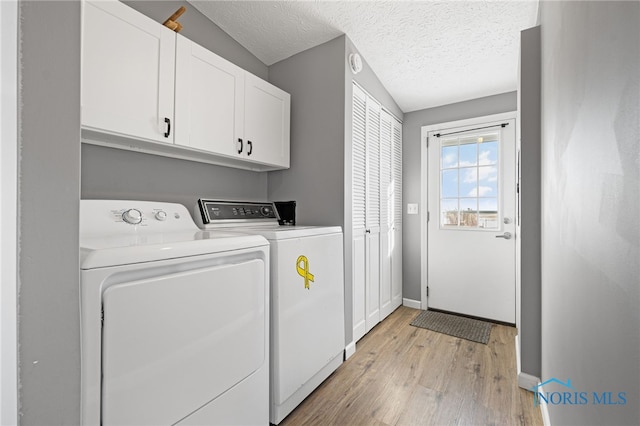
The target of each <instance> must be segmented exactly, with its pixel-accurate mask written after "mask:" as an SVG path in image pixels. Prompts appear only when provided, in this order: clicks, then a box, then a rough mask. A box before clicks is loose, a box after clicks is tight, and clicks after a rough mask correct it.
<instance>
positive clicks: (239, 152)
mask: <svg viewBox="0 0 640 426" xmlns="http://www.w3.org/2000/svg"><path fill="white" fill-rule="evenodd" d="M238 142H240V149H239V150H238V154H242V138H238Z"/></svg>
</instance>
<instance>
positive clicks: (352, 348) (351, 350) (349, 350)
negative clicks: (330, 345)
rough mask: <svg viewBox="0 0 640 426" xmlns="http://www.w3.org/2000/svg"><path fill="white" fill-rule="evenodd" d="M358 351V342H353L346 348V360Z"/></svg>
mask: <svg viewBox="0 0 640 426" xmlns="http://www.w3.org/2000/svg"><path fill="white" fill-rule="evenodd" d="M355 353H356V342H351V343H349V344H348V345H347V347H346V348H344V360H345V361H346V360H348V359H349V358H351V355H353V354H355Z"/></svg>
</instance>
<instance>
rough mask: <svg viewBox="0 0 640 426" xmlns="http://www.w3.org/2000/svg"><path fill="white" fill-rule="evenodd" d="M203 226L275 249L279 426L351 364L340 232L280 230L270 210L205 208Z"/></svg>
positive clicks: (258, 206) (248, 205) (229, 205)
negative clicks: (343, 366) (347, 351)
mask: <svg viewBox="0 0 640 426" xmlns="http://www.w3.org/2000/svg"><path fill="white" fill-rule="evenodd" d="M194 217H195V219H196V223H197V224H198V226H200V227H202V228H204V229H219V230H220V229H223V230H224V231H227V232H228V231H232V232H238V233H243V234H250V235H261V236H263V237H265V238H266V239H267V240H268V241H269V243H270V244H271V256H270V257H271V261H270V262H271V267H270V270H271V278H270V286H271V393H270V420H271V423H274V424H279V423H280V422H281V421H282V420H283V419H284V418H285V417H286V416H287V415H288V414H289V413H290V412H291V411H293V409H295V408H296V407H297V406H298V405H299V404H300V403H301V402H302V401H303V400H304V399H305V398H306V397H307V396H308V395H309V394H310V393H311V392H313V391H314V390H315V389H316V388H317V387H318V386H319V385H320V384H321V383H322V382H323V381H324V380H325V379H326V378H327V377H329V375H330V374H331V373H333V372H334V371H335V370H336V369H337V368H338V367H339V366H340V365H341V364H342V362H343V360H344V348H345V337H344V336H345V322H344V267H343V262H344V260H343V239H342V238H343V237H342V230H341V228H340V227H339V226H281V225H279V224H278V219H277V216H276V211H275V209H274V208H273V205H272V204H271V203H256V202H231V201H213V200H203V199H201V200H199V202H198V207H197V208H196V211H195V212H194Z"/></svg>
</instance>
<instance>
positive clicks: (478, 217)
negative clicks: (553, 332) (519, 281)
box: [427, 120, 516, 323]
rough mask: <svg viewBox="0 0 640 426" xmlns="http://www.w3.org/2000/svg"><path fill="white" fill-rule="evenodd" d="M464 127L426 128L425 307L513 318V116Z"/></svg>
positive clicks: (514, 260)
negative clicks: (427, 217) (426, 253)
mask: <svg viewBox="0 0 640 426" xmlns="http://www.w3.org/2000/svg"><path fill="white" fill-rule="evenodd" d="M469 127H472V128H458V129H448V130H446V131H438V132H431V133H429V135H428V144H429V145H428V158H429V160H428V181H429V184H428V205H429V222H428V230H427V240H428V281H427V285H428V306H429V308H431V309H439V310H444V311H449V312H455V313H460V314H465V315H471V316H476V317H481V318H487V319H493V320H498V321H503V322H507V323H515V307H516V301H515V288H516V269H515V262H516V259H515V254H516V245H515V238H516V235H515V230H516V224H515V219H516V188H515V185H516V154H515V152H516V149H515V120H506V121H501V122H498V123H486V124H483V125H480V126H478V125H475V126H469ZM478 128H481V129H478Z"/></svg>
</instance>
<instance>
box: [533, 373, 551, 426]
mask: <svg viewBox="0 0 640 426" xmlns="http://www.w3.org/2000/svg"><path fill="white" fill-rule="evenodd" d="M538 383H540V382H538ZM534 386H535V385H534ZM538 392H540V393H542V394H544V388H543V387H542V386H540V387H539V388H538ZM538 407H540V414H542V424H543V425H544V426H551V418H550V417H549V406H548V405H547V404H538Z"/></svg>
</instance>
